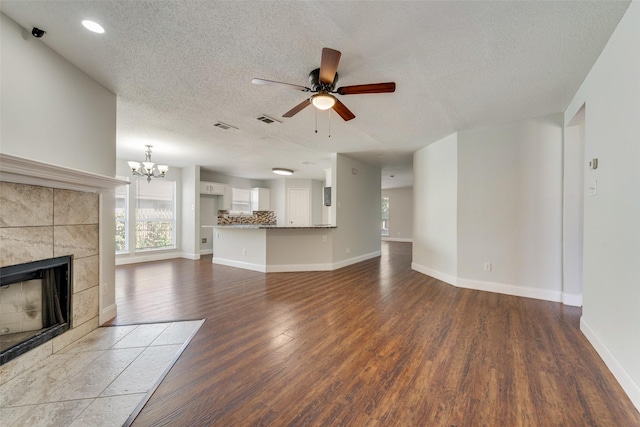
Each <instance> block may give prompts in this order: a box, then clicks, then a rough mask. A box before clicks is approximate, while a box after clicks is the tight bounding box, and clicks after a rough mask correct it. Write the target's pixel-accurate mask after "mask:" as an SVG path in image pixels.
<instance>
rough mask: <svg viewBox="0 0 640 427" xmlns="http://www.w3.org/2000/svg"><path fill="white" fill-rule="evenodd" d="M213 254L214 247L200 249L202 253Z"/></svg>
mask: <svg viewBox="0 0 640 427" xmlns="http://www.w3.org/2000/svg"><path fill="white" fill-rule="evenodd" d="M211 254H213V249H200V255H211Z"/></svg>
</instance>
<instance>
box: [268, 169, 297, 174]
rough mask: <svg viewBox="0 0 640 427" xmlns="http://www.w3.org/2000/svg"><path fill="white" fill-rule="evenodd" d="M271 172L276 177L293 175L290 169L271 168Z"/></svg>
mask: <svg viewBox="0 0 640 427" xmlns="http://www.w3.org/2000/svg"><path fill="white" fill-rule="evenodd" d="M271 170H272V171H273V173H275V174H278V175H293V171H292V170H291V169H285V168H273V169H271Z"/></svg>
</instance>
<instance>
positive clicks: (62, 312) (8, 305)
mask: <svg viewBox="0 0 640 427" xmlns="http://www.w3.org/2000/svg"><path fill="white" fill-rule="evenodd" d="M72 260H73V256H71V255H69V256H61V257H56V258H49V259H44V260H40V261H34V262H29V263H24V264H17V265H11V266H6V267H1V268H0V365H3V364H4V363H6V362H8V361H10V360H12V359H14V358H16V357H18V356H20V355H21V354H24V353H26V352H28V351H29V350H32V349H34V348H35V347H37V346H39V345H41V344H43V343H45V342H47V341H49V340H51V339H53V338H54V337H56V336H58V335H60V334H62V333H63V332H65V331H67V330H68V329H69V328H70V326H71V307H72V304H71V297H72V292H71V283H72Z"/></svg>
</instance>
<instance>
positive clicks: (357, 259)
mask: <svg viewBox="0 0 640 427" xmlns="http://www.w3.org/2000/svg"><path fill="white" fill-rule="evenodd" d="M380 255H382V252H381V251H375V252H370V253H368V254H364V255H359V256H357V257H353V258H347V259H343V260H342V261H338V262H334V263H333V264H332V265H333V268H332V270H337V269H339V268H342V267H346V266H348V265H352V264H357V263H359V262H362V261H366V260H368V259H371V258H376V257H379V256H380Z"/></svg>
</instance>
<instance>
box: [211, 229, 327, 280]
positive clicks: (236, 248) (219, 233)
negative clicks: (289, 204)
mask: <svg viewBox="0 0 640 427" xmlns="http://www.w3.org/2000/svg"><path fill="white" fill-rule="evenodd" d="M335 229H336V227H335V226H332V225H316V226H309V227H282V226H277V225H266V224H234V225H216V226H213V260H212V262H213V263H214V264H220V265H228V266H232V267H238V268H244V269H247V270H254V271H260V272H265V273H267V272H285V271H323V270H333V269H334V268H335V265H334V263H333V233H334V230H335Z"/></svg>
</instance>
